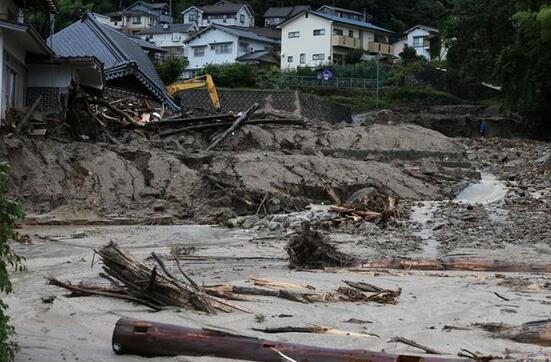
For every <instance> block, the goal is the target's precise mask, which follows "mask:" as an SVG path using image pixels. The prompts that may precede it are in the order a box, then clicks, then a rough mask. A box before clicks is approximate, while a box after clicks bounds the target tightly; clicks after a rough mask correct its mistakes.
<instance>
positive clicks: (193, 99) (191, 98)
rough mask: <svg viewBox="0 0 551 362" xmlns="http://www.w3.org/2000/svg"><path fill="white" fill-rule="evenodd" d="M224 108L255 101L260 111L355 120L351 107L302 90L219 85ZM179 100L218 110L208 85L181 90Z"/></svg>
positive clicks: (240, 108) (334, 120)
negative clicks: (201, 87) (211, 98)
mask: <svg viewBox="0 0 551 362" xmlns="http://www.w3.org/2000/svg"><path fill="white" fill-rule="evenodd" d="M218 97H219V98H220V105H221V106H222V111H224V112H229V111H234V112H239V111H244V110H246V109H247V108H249V107H250V106H252V105H253V104H254V103H258V104H259V105H260V110H259V111H258V112H262V111H265V112H270V111H284V112H288V113H293V114H295V115H297V116H303V117H306V118H308V119H312V120H321V121H326V122H331V123H338V122H351V120H352V116H351V113H350V109H349V108H347V107H344V106H341V105H338V104H335V103H333V102H330V101H329V100H327V99H326V98H323V97H319V96H316V95H313V94H304V93H301V92H299V91H284V90H282V91H278V90H263V89H246V90H242V89H218ZM176 99H177V102H178V103H179V104H180V105H182V106H183V107H184V109H185V108H186V107H192V108H193V107H196V108H203V109H207V110H209V111H214V109H213V107H212V103H211V101H210V98H209V96H208V93H207V90H206V89H194V90H190V91H186V92H181V93H180V94H178V95H177V96H176Z"/></svg>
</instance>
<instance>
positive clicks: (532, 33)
mask: <svg viewBox="0 0 551 362" xmlns="http://www.w3.org/2000/svg"><path fill="white" fill-rule="evenodd" d="M548 3H549V2H548ZM519 5H520V4H519ZM521 7H523V8H524V9H525V10H522V11H520V12H517V13H516V14H515V15H514V16H513V17H512V20H513V22H514V24H515V27H516V32H515V38H514V41H513V42H511V44H510V45H509V46H508V47H506V48H505V49H504V50H503V52H502V53H501V55H500V56H499V58H498V59H497V73H498V75H499V80H500V82H501V84H502V86H503V92H504V96H505V102H506V104H507V105H508V106H509V107H511V108H512V109H514V110H516V111H519V112H521V113H523V114H524V115H528V116H530V117H532V118H534V119H537V120H543V119H544V117H545V116H547V115H548V114H549V112H551V52H550V49H551V4H549V5H543V4H542V5H540V7H539V8H538V7H537V6H522V5H520V6H519V8H521Z"/></svg>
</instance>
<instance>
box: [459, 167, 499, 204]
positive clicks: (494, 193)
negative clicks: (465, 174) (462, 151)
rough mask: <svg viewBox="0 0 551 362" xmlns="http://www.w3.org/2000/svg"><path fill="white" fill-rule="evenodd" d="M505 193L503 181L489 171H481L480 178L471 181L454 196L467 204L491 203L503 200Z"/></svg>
mask: <svg viewBox="0 0 551 362" xmlns="http://www.w3.org/2000/svg"><path fill="white" fill-rule="evenodd" d="M505 195H507V187H505V183H504V182H503V181H498V180H497V178H496V177H495V176H494V175H492V174H489V173H485V172H483V173H481V180H480V181H479V182H476V183H471V184H470V185H469V186H467V188H465V189H464V190H463V191H461V193H459V195H457V197H456V198H455V199H456V200H457V201H459V202H463V203H467V204H492V203H495V202H498V201H503V199H504V198H505Z"/></svg>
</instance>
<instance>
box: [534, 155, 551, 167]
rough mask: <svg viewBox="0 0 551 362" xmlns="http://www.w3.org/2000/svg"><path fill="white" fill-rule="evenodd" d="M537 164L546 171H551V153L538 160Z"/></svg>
mask: <svg viewBox="0 0 551 362" xmlns="http://www.w3.org/2000/svg"><path fill="white" fill-rule="evenodd" d="M536 162H537V163H538V164H539V165H541V167H543V169H544V170H551V153H548V154H547V155H545V156H543V157H541V158H538V159H537V161H536Z"/></svg>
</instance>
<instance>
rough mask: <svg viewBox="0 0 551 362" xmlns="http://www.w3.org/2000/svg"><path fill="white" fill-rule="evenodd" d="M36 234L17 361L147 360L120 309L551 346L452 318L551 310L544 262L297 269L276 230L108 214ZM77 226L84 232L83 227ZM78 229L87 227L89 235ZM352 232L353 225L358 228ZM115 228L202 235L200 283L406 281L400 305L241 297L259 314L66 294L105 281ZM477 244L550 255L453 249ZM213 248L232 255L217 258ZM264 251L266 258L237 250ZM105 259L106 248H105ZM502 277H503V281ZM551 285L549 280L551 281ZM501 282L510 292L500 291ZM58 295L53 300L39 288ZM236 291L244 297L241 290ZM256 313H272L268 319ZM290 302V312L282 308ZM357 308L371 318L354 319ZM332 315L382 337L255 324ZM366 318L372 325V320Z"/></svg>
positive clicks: (197, 240) (125, 235)
mask: <svg viewBox="0 0 551 362" xmlns="http://www.w3.org/2000/svg"><path fill="white" fill-rule="evenodd" d="M22 232H23V233H26V234H29V235H30V236H31V237H32V239H33V244H32V245H27V246H26V245H21V244H17V245H16V246H15V248H16V250H17V251H18V252H19V253H21V254H22V255H24V256H25V257H26V258H27V261H26V266H27V268H28V271H27V272H25V273H20V274H14V275H13V278H14V287H15V293H14V294H12V295H10V296H9V297H7V298H6V301H7V302H8V304H9V305H10V309H9V313H10V315H11V318H12V321H13V324H14V325H15V327H16V328H17V332H18V338H19V343H20V345H21V352H20V353H19V354H18V355H17V359H16V360H17V361H61V360H64V361H65V360H66V361H77V360H78V361H117V362H120V361H139V360H145V359H143V358H140V357H137V356H117V355H115V354H114V353H113V352H112V349H111V335H112V332H113V328H114V325H115V322H116V321H117V320H118V318H120V317H132V318H140V319H147V320H151V321H161V322H169V323H175V324H179V325H182V326H188V327H201V326H205V325H215V326H218V327H224V328H230V329H233V330H236V331H239V332H240V333H244V334H248V335H254V336H258V337H263V338H272V339H277V340H284V341H292V342H298V343H306V344H311V345H318V346H332V347H337V348H366V349H370V350H375V351H381V350H385V351H387V352H401V353H403V352H407V353H415V352H419V351H418V350H415V349H413V348H412V347H407V346H405V345H401V344H397V343H388V342H387V341H388V340H389V339H390V338H392V337H396V336H400V337H405V338H409V339H412V340H415V341H417V342H418V343H421V344H425V345H427V346H430V347H432V348H434V349H437V350H441V351H443V352H447V353H450V354H452V355H455V354H457V353H458V352H459V351H460V349H461V348H464V349H468V350H470V351H473V352H479V353H481V354H484V355H489V354H491V355H495V356H503V355H505V354H506V352H507V351H508V353H509V355H511V356H513V357H519V356H526V355H530V356H534V357H535V356H542V354H547V355H548V356H551V348H544V347H539V346H535V345H530V344H520V343H516V342H513V341H509V340H503V339H494V338H492V337H491V336H490V335H489V334H488V333H487V332H483V331H480V330H477V329H473V330H469V331H457V330H454V331H450V332H446V331H443V330H442V328H443V327H444V325H454V326H469V325H471V324H472V323H476V322H504V323H509V324H521V323H524V322H528V321H533V320H538V319H544V318H548V317H549V310H550V308H549V303H551V292H550V290H549V287H548V286H547V287H545V283H550V282H551V276H548V275H542V274H514V273H509V274H506V275H505V274H501V275H497V274H496V273H475V272H463V273H460V272H411V271H390V272H376V273H374V272H370V273H363V274H360V273H353V272H339V273H336V272H325V271H318V272H295V271H290V270H289V269H288V268H287V263H286V261H285V257H286V255H285V252H284V245H285V242H284V241H281V239H280V238H275V239H270V238H269V237H270V235H269V234H265V233H264V234H259V233H257V232H252V231H249V230H232V229H223V228H217V227H212V226H100V227H68V226H52V227H28V228H25V229H23V230H22ZM74 233H77V234H74ZM78 233H84V235H85V236H84V237H80V238H78V237H75V236H82V235H78ZM350 238H352V236H350ZM109 240H114V241H116V242H119V243H120V244H121V245H122V246H123V247H125V248H128V249H129V250H130V251H131V252H132V253H134V254H135V255H137V256H138V257H140V258H145V257H146V256H148V255H149V254H150V253H151V252H152V251H155V252H157V253H167V252H168V250H169V248H170V246H172V245H185V246H188V247H189V246H193V247H195V248H196V250H195V255H201V256H206V257H205V258H203V259H202V260H187V261H185V262H184V265H185V268H186V269H187V270H189V271H191V272H192V274H193V277H194V278H195V279H196V280H197V281H198V282H202V283H210V284H212V283H225V282H231V283H235V284H243V285H245V283H247V279H248V278H249V277H252V276H255V277H261V278H269V279H276V280H282V281H288V282H298V283H302V284H305V283H306V284H310V285H312V286H314V287H315V288H316V289H317V290H318V291H321V292H323V291H327V292H329V291H334V290H335V289H336V288H337V287H338V286H340V285H342V284H343V283H342V280H353V281H365V282H368V283H372V284H376V285H378V286H382V287H388V288H396V287H400V288H402V295H401V296H400V298H399V299H398V303H397V304H396V305H378V304H357V303H331V304H320V303H317V304H306V305H305V304H300V303H293V302H290V301H286V300H281V299H274V298H260V297H259V298H254V299H256V301H255V302H239V305H240V306H242V307H244V308H247V309H249V310H250V311H252V312H253V313H252V314H247V313H243V312H236V313H231V314H224V313H220V314H217V315H205V314H202V313H198V312H193V311H175V310H170V311H162V312H157V313H152V312H150V311H149V310H148V309H147V308H145V307H142V306H136V305H133V304H132V303H128V302H126V301H120V300H113V299H109V298H104V297H83V298H66V297H63V294H65V291H64V290H61V289H59V288H56V287H52V286H45V278H46V277H47V276H54V277H56V278H59V279H61V280H71V281H74V282H80V281H88V282H98V281H101V280H100V279H98V277H97V274H98V272H99V271H100V270H101V266H100V265H98V264H97V263H95V264H94V265H93V266H91V263H92V259H93V249H94V248H96V247H98V246H100V245H102V244H104V243H106V242H108V241H109ZM339 245H340V246H342V247H344V249H343V250H348V251H350V250H354V251H356V252H357V253H359V254H360V255H361V254H362V253H364V252H366V253H367V251H363V249H362V248H361V240H357V239H354V240H352V239H350V240H348V241H347V240H346V236H340V239H339ZM468 253H476V254H478V255H481V254H482V255H488V256H496V257H506V256H507V255H509V256H511V255H515V256H516V257H519V258H520V257H524V258H526V257H527V258H539V259H544V260H547V261H549V260H550V258H551V257H550V256H549V255H545V254H543V253H541V251H540V250H538V249H537V248H535V247H534V248H532V247H524V248H522V250H521V249H520V248H519V249H507V248H506V249H500V250H497V251H496V250H492V251H490V250H488V251H485V250H471V251H469V250H463V251H461V252H459V251H457V250H456V251H455V254H468ZM208 256H211V257H213V256H217V257H224V258H226V259H225V260H224V259H220V258H218V259H216V260H215V259H209V258H208ZM234 258H258V259H241V260H239V259H234ZM96 261H97V260H96ZM499 283H501V284H502V285H498V284H499ZM547 285H549V284H547ZM494 292H497V293H499V294H500V295H502V296H505V297H507V298H508V299H510V301H508V302H507V301H504V300H502V299H500V298H498V297H497V296H496V295H495V294H494ZM48 296H56V298H55V300H54V302H53V303H52V304H46V303H43V302H42V300H41V298H42V297H48ZM236 303H237V302H236ZM255 314H263V315H264V316H265V321H264V322H263V323H258V322H256V320H255ZM280 314H291V315H292V316H293V317H291V318H280V317H278V316H279V315H280ZM350 318H356V319H361V320H368V321H371V322H372V323H370V324H365V325H358V324H349V323H345V322H344V321H346V320H348V319H350ZM307 323H314V324H322V325H326V326H330V327H333V328H338V329H344V330H349V331H353V332H362V331H367V332H371V333H376V334H378V335H379V336H380V338H376V337H370V338H358V337H335V336H323V335H310V334H298V333H289V334H279V335H264V334H262V333H259V332H254V331H252V330H251V328H253V327H276V326H287V325H292V326H302V325H304V324H307ZM364 328H365V329H364ZM168 360H170V361H211V360H217V359H214V358H211V357H203V358H197V357H177V358H154V359H148V361H168Z"/></svg>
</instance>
